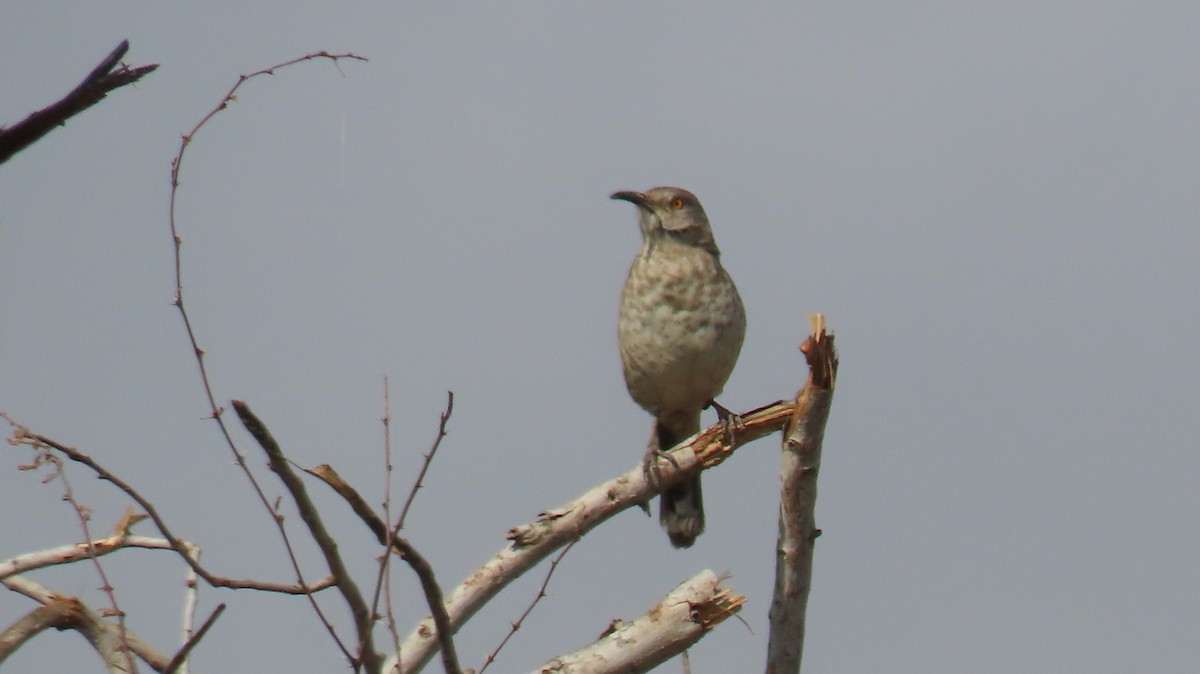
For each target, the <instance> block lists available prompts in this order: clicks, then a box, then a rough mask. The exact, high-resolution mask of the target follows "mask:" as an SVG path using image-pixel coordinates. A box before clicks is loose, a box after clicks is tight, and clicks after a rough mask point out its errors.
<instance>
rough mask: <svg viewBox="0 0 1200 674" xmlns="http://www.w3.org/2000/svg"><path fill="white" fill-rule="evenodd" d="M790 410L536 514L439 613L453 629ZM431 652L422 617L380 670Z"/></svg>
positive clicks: (423, 659)
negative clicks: (651, 474)
mask: <svg viewBox="0 0 1200 674" xmlns="http://www.w3.org/2000/svg"><path fill="white" fill-rule="evenodd" d="M793 409H794V406H793V404H792V403H790V402H782V401H781V402H777V403H774V404H771V405H768V406H766V407H762V408H759V409H757V410H753V411H750V412H747V413H745V414H743V415H741V416H742V420H743V422H744V427H740V428H739V429H738V432H737V434H736V437H735V439H734V442H733V444H731V445H730V444H725V441H726V440H727V437H728V434H727V433H726V431H725V427H724V426H723V425H722V424H720V423H718V424H714V425H713V426H710V427H709V428H707V429H705V430H703V431H701V432H700V433H698V434H697V435H694V436H692V437H691V438H688V439H687V440H685V441H683V442H682V443H681V444H680V445H678V446H677V447H676V448H675V449H674V450H672V451H671V453H670V455H671V458H672V459H674V464H675V465H671V462H669V461H667V462H660V465H661V466H662V471H661V474H660V475H659V476H658V479H657V481H656V484H655V485H651V484H649V483H648V482H647V481H646V476H645V472H644V471H643V469H642V462H641V461H640V460H639V461H638V463H637V465H636V466H634V468H633V469H631V470H630V471H629V472H627V473H625V474H624V475H621V476H619V477H616V478H614V479H612V480H609V481H607V482H605V483H603V484H600V485H597V486H596V487H593V488H592V489H591V490H589V491H588V492H587V493H585V494H584V495H582V496H580V497H579V498H577V499H575V500H574V501H571V502H570V503H568V504H566V505H563V506H560V507H558V508H555V509H553V510H550V511H547V512H544V513H542V515H541V517H539V519H538V520H537V521H536V522H532V523H530V524H526V525H522V526H519V527H515V528H513V529H512V530H510V531H509V532H508V538H509V539H510V540H511V541H512V542H511V543H510V544H509V545H508V546H506V547H505V548H504V549H503V550H501V551H500V552H498V553H496V555H495V556H493V557H492V558H491V559H490V560H488V561H487V562H486V563H485V564H484V565H483V566H481V567H480V568H479V569H477V570H476V571H475V572H474V573H472V574H471V576H470V577H468V578H467V580H465V581H464V582H463V583H462V584H461V585H459V586H458V587H457V588H455V590H454V591H453V592H451V593H450V596H449V597H448V598H447V599H446V611H447V613H449V615H450V620H451V623H452V624H453V626H454V629H455V630H457V629H458V628H459V627H460V626H462V625H463V623H465V622H466V621H467V620H469V619H470V618H471V616H473V615H475V612H476V611H478V610H479V609H480V608H482V607H483V605H484V604H486V603H487V602H488V601H490V600H491V598H492V597H494V596H496V594H498V593H499V592H500V591H501V590H503V589H504V588H505V587H507V586H508V584H509V583H511V582H512V581H513V580H515V579H517V578H518V577H520V576H521V575H522V574H524V573H525V572H526V571H528V570H529V569H530V568H532V567H533V566H534V565H536V564H537V563H538V562H540V561H542V560H543V559H545V558H546V557H548V556H549V555H550V554H551V553H553V552H554V551H555V550H557V549H559V548H560V547H562V546H564V545H566V544H567V543H569V542H571V541H573V540H575V539H577V538H579V537H581V536H583V535H584V534H586V533H587V532H588V531H590V530H591V529H592V528H594V527H596V526H598V525H599V524H600V523H602V522H604V521H605V520H607V519H608V518H610V517H612V516H613V515H616V514H617V513H619V512H621V511H623V510H627V509H629V508H633V507H638V506H640V505H641V504H643V503H645V502H646V501H647V500H649V499H650V498H651V497H653V496H654V494H655V493H656V491H658V490H662V489H666V488H668V487H671V486H672V485H675V484H677V483H679V482H682V481H683V480H685V479H688V478H689V477H691V476H693V475H695V474H696V473H698V472H699V471H700V470H703V469H707V468H711V467H712V466H716V465H717V464H719V463H721V462H722V461H724V460H725V459H726V458H728V457H729V456H730V455H731V454H732V453H733V451H734V450H735V449H737V448H738V447H741V446H743V445H745V444H747V443H749V442H753V441H754V440H757V439H759V438H762V437H765V436H767V435H769V434H771V433H774V432H775V431H778V430H780V429H781V428H783V426H784V424H785V423H786V422H787V420H788V419H789V418H790V417H791V415H792V411H793ZM437 648H438V641H437V630H436V628H435V626H434V624H433V620H432V618H428V617H427V618H425V620H422V621H421V623H420V624H419V625H418V626H417V628H416V629H415V630H413V632H412V633H410V634H409V635H408V636H407V637H406V638H405V640H404V642H403V643H401V644H400V652H399V658H400V661H399V662H397V655H396V654H393V655H392V656H390V657H389V658H388V660H387V662H385V663H384V667H385V670H386V671H388V672H389V673H395V672H400V673H402V674H410V673H411V672H416V671H419V670H420V669H421V668H422V667H424V666H425V664H426V663H427V662H429V659H430V658H431V657H433V654H434V652H435V650H436V649H437Z"/></svg>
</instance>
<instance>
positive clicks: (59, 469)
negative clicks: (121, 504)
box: [42, 449, 137, 672]
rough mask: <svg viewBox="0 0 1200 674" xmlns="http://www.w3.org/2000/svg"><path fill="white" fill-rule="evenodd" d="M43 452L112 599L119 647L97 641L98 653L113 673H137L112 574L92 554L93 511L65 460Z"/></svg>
mask: <svg viewBox="0 0 1200 674" xmlns="http://www.w3.org/2000/svg"><path fill="white" fill-rule="evenodd" d="M42 451H43V452H46V454H45V456H46V459H47V461H48V462H49V463H50V464H51V465H53V466H54V473H53V475H52V476H53V477H55V478H57V479H58V481H59V483H60V484H62V487H63V500H64V501H66V502H67V503H70V504H71V508H72V509H74V511H75V516H76V517H77V518H78V519H79V526H80V528H81V529H82V530H83V539H84V541H86V543H85V545H86V546H87V547H88V548H89V549H88V550H87V555H86V558H87V559H90V560H91V562H92V567H93V568H94V569H96V575H98V576H99V577H100V590H101V591H103V592H104V594H105V596H107V597H108V606H109V608H108V609H107V610H106V613H107V614H109V615H114V616H116V617H117V641H118V644H117V646H116V647H114V646H113V645H112V644H111V643H110V641H111V640H109V639H104V640H99V641H93V645H96V647H97V650H100V652H101V654H102V655H103V656H104V659H105V662H107V663H108V665H109V668H110V669H112V670H114V671H126V672H136V671H137V663H136V662H134V660H133V653H132V651H131V649H130V648H129V642H128V640H127V639H126V631H125V612H124V611H122V610H121V606H120V605H119V604H118V603H117V592H116V590H115V589H114V588H113V586H112V583H111V582H109V580H108V573H106V572H105V571H104V565H103V564H101V563H100V558H99V557H98V556H96V555H95V554H93V553H92V550H91V549H90V548H91V541H92V532H91V527H90V525H89V524H88V522H89V521H90V520H91V512H90V509H88V508H85V507H84V506H83V505H82V504H81V503H79V501H77V500H76V499H75V492H74V490H73V489H71V481H70V479H69V478H68V477H67V471H66V470H65V469H64V466H63V463H62V459H60V458H59V457H57V456H53V455H51V454H49V452H48V450H45V449H43V450H42ZM133 520H134V516H133V513H132V511H130V510H126V511H125V516H124V517H123V518H122V523H121V524H120V525H118V526H117V531H118V532H123V531H128V530H129V526H130V524H131V523H132V521H133ZM86 627H87V625H86V624H85V625H84V629H82V630H81V632H82V633H83V634H85V635H86V634H88V631H87V629H86ZM96 635H97V639H99V636H101V635H99V633H96ZM102 647H103V648H102ZM105 649H107V650H105ZM117 658H121V659H123V660H124V661H125V662H124V664H120V663H118V662H117V660H116V659H117Z"/></svg>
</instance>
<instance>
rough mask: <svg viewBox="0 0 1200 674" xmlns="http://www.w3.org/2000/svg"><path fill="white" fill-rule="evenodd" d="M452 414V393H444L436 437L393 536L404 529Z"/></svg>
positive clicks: (409, 492)
mask: <svg viewBox="0 0 1200 674" xmlns="http://www.w3.org/2000/svg"><path fill="white" fill-rule="evenodd" d="M453 413H454V391H446V411H444V412H442V416H441V421H440V422H439V423H438V432H437V437H436V438H434V439H433V446H432V447H430V448H429V453H428V454H426V455H425V461H424V462H422V463H421V470H420V471H419V472H418V473H417V479H415V480H413V485H412V489H410V490H409V491H408V498H406V499H404V507H403V508H401V509H400V517H399V518H397V519H396V524H395V526H393V527H392V534H393V535H395V534H397V533H399V532H400V530H401V529H403V528H404V520H405V518H407V517H408V510H409V508H411V507H412V504H413V501H414V500H416V498H417V491H418V490H419V489H420V488H421V486H422V483H423V482H424V481H425V474H426V473H428V472H429V466H430V464H432V463H433V457H434V456H435V455H436V454H437V451H438V448H439V447H441V446H442V438H444V437H446V424H447V423H449V422H450V415H451V414H453Z"/></svg>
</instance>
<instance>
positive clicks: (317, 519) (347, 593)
mask: <svg viewBox="0 0 1200 674" xmlns="http://www.w3.org/2000/svg"><path fill="white" fill-rule="evenodd" d="M231 404H232V405H233V409H234V410H235V411H236V412H237V414H238V418H239V419H241V421H242V425H243V426H245V427H246V431H247V432H249V433H250V435H252V436H254V439H255V440H256V441H258V444H259V446H260V447H262V448H263V451H264V452H266V453H267V461H268V464H269V466H270V468H271V471H272V472H274V473H275V474H276V475H278V476H279V481H280V482H282V483H283V486H284V487H286V488H287V490H288V493H289V494H291V495H292V501H293V502H294V503H295V504H296V510H297V511H299V513H300V519H302V520H303V521H304V523H305V524H306V525H308V531H309V533H311V534H312V537H313V540H314V541H315V542H316V544H317V547H318V548H320V550H321V554H322V555H323V556H324V557H325V563H326V564H328V565H329V572H330V574H332V575H333V578H334V585H335V586H336V587H337V589H338V591H339V592H341V594H342V598H343V599H345V600H346V604H347V606H349V608H350V613H351V614H352V615H353V616H354V627H355V630H356V632H357V635H358V644H357V649H356V650H357V652H358V655H357V656H354V655H351V654H350V653H346V649H345V647H344V646H343V648H342V650H343V653H345V654H346V656H347V659H348V660H350V662H351V664H352V665H353V666H354V669H355V670H356V671H357V670H358V669H359V667H360V666H363V665H365V666H366V668H367V671H368V672H371V673H374V672H378V671H379V667H380V664H381V662H382V659H381V657H380V655H379V653H377V652H375V646H374V640H373V637H372V635H371V627H372V625H373V624H374V619H373V616H372V615H371V612H370V610H368V608H367V602H366V601H365V600H364V599H363V596H362V593H361V592H359V589H358V585H357V584H356V583H355V582H354V578H353V577H352V576H351V575H350V572H349V571H348V570H347V569H346V565H345V563H344V562H343V561H342V557H341V555H340V554H338V549H337V541H335V540H334V539H333V536H330V535H329V532H328V531H327V530H326V529H325V524H324V523H323V522H322V521H321V514H320V512H318V511H317V507H316V505H314V504H313V502H312V500H311V499H310V498H309V497H308V489H306V488H305V486H304V481H303V480H301V479H300V477H299V476H298V475H296V474H295V473H294V472H292V468H291V465H290V464H289V463H288V461H287V458H286V457H284V455H283V450H281V449H280V448H279V444H278V443H277V442H275V438H274V437H272V436H271V431H269V430H268V429H267V427H266V425H265V424H263V422H262V421H261V420H259V418H258V417H256V416H254V413H253V412H251V411H250V406H249V405H247V404H246V403H245V402H243V401H241V400H234V401H231ZM314 606H315V603H314ZM322 619H323V618H322ZM327 627H329V628H332V626H331V625H327ZM335 637H336V635H335ZM338 644H339V646H340V645H341V641H340V640H339V641H338Z"/></svg>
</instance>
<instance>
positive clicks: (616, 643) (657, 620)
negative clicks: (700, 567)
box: [537, 570, 746, 674]
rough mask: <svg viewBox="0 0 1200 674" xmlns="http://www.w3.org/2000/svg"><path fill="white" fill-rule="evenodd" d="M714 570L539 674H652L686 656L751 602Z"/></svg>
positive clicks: (676, 589) (682, 586)
mask: <svg viewBox="0 0 1200 674" xmlns="http://www.w3.org/2000/svg"><path fill="white" fill-rule="evenodd" d="M722 580H724V578H723V577H719V576H717V575H716V574H715V573H713V572H712V571H709V570H704V571H701V572H700V573H699V574H697V575H696V576H695V577H694V578H692V579H691V580H689V581H687V582H686V583H684V584H682V585H680V586H679V587H677V588H675V589H674V590H672V591H671V592H670V593H668V594H667V596H665V597H663V599H662V601H660V602H659V603H658V604H656V605H655V606H653V607H651V609H650V610H649V611H647V612H646V613H645V614H644V615H642V616H641V617H640V618H638V619H637V620H634V621H633V622H631V623H619V622H615V624H613V625H611V626H610V627H609V629H608V630H606V631H605V633H604V634H602V635H601V636H600V639H598V640H597V641H596V642H595V643H593V644H591V645H590V646H587V647H585V648H582V649H580V650H578V651H575V652H574V653H571V654H569V655H563V656H559V657H557V658H554V659H553V660H551V661H550V662H547V663H546V664H545V665H542V666H541V667H540V668H539V669H538V670H537V672H538V674H554V673H558V672H588V674H608V673H611V674H617V673H624V672H648V671H650V670H651V669H653V668H655V667H657V666H658V665H660V664H662V663H664V662H666V661H667V660H669V659H671V658H673V657H675V656H676V655H678V654H679V653H682V652H683V651H684V650H685V649H686V648H687V647H688V646H691V645H692V644H694V643H696V642H697V641H699V640H700V638H701V637H703V636H704V635H705V634H707V633H708V632H709V631H710V630H712V629H713V628H714V627H716V626H717V625H718V624H720V623H721V622H723V621H724V620H725V619H726V618H728V617H729V616H731V615H734V614H735V613H737V612H738V611H739V610H741V608H742V604H743V603H745V601H746V598H745V597H744V596H742V595H740V594H734V593H733V592H732V591H731V590H729V589H726V588H723V587H721V581H722Z"/></svg>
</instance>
